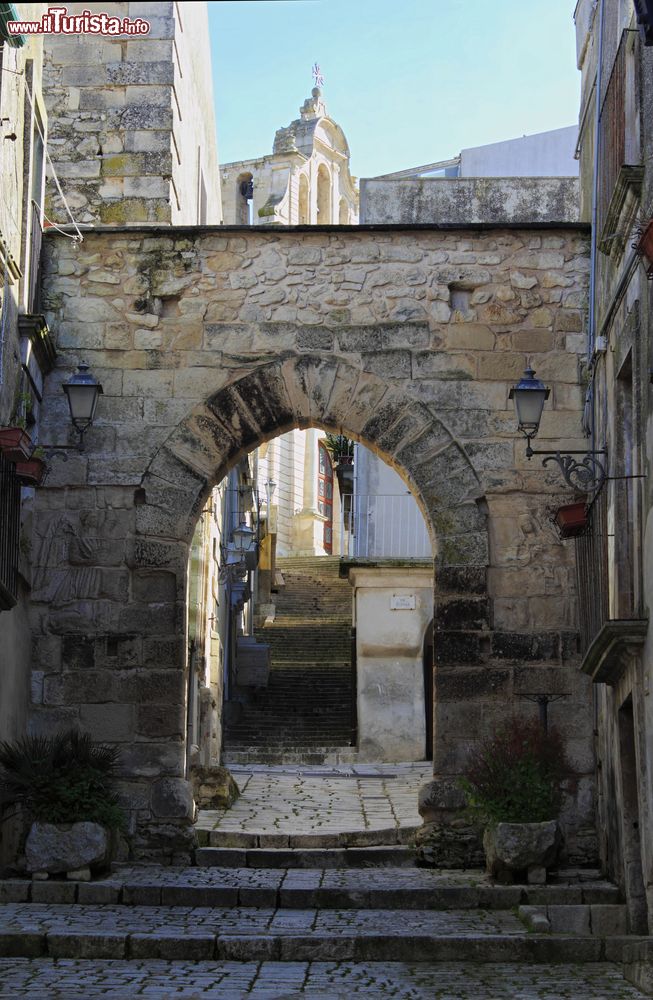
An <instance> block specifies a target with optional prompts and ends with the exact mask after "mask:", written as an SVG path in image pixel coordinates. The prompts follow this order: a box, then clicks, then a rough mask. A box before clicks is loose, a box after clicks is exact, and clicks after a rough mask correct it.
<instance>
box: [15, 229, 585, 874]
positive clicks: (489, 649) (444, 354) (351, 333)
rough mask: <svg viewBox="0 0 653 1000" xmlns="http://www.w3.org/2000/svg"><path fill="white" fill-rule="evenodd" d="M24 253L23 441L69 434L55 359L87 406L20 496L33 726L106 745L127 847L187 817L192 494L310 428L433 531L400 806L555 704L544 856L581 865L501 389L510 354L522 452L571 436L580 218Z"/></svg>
mask: <svg viewBox="0 0 653 1000" xmlns="http://www.w3.org/2000/svg"><path fill="white" fill-rule="evenodd" d="M46 254H47V261H46V277H45V289H44V291H45V301H46V307H47V310H48V317H49V321H50V323H51V326H52V328H53V329H55V330H56V332H57V336H58V343H59V350H60V356H59V367H58V370H57V371H56V372H55V373H54V375H53V376H52V377H51V378H50V380H49V385H48V395H47V407H46V417H45V421H46V426H45V428H44V432H45V433H47V437H48V440H49V441H52V442H54V443H57V442H58V443H65V442H66V441H67V440H69V431H68V422H67V420H66V417H65V400H64V398H63V394H62V393H61V391H60V385H61V382H62V381H63V380H64V379H65V378H66V377H67V376H68V375H69V373H70V371H71V370H72V368H73V366H74V364H75V363H76V362H78V361H79V360H80V359H81V358H84V360H86V361H87V362H88V363H89V364H90V365H91V367H92V368H93V370H94V371H95V372H96V374H97V375H98V377H99V378H100V379H101V381H102V383H103V386H104V393H105V394H104V396H103V397H102V399H101V402H100V406H99V408H98V413H97V418H96V421H95V425H94V427H93V428H92V429H91V430H90V431H89V432H88V434H87V451H86V452H85V453H84V454H83V455H71V456H70V457H69V459H68V461H67V462H65V463H64V462H62V461H61V460H60V459H57V458H55V459H53V468H52V472H51V475H50V478H49V479H48V482H47V485H46V487H45V488H44V489H42V490H40V491H39V493H38V516H37V517H36V518H35V538H34V559H35V574H36V580H35V587H34V590H33V593H32V598H33V627H34V633H35V645H34V650H35V652H34V671H35V674H36V676H37V677H39V679H40V680H41V681H42V688H39V689H38V690H39V691H41V690H42V695H38V694H37V702H38V703H37V704H35V705H34V714H33V726H34V729H35V730H39V731H41V730H44V729H51V728H56V727H57V726H60V725H61V724H62V723H64V722H79V723H80V724H81V725H82V726H83V727H85V728H87V729H89V730H90V731H91V732H93V734H94V735H95V736H96V737H98V738H102V739H110V740H112V741H116V742H118V743H120V744H121V746H122V748H123V758H122V759H123V765H122V766H123V777H124V783H123V792H124V796H125V801H126V803H127V804H128V806H129V807H130V808H131V810H132V813H131V815H132V827H133V829H134V830H136V829H138V830H139V831H140V839H138V840H137V847H139V849H141V850H159V849H163V847H164V846H165V845H167V846H166V849H167V850H169V849H170V844H171V843H175V844H177V845H179V844H180V843H181V844H183V836H182V837H181V839H180V836H179V830H180V829H181V828H183V825H184V824H185V823H188V822H189V821H190V816H191V803H190V794H189V791H188V786H187V785H186V783H185V781H184V739H185V728H184V690H185V687H184V671H185V669H186V641H185V615H186V611H185V596H186V579H185V572H186V564H187V552H188V544H189V541H190V538H191V536H192V532H193V528H194V525H195V522H196V520H197V517H198V515H199V513H200V511H201V509H202V505H203V503H204V501H205V498H206V496H207V495H208V492H209V490H210V488H211V486H212V484H214V483H215V482H217V481H219V480H220V479H221V477H222V476H223V475H224V474H225V473H226V471H227V470H228V469H229V468H230V467H231V466H232V465H233V464H234V462H235V461H237V459H238V458H239V456H241V455H242V454H244V453H246V452H247V451H249V450H251V449H252V448H253V447H255V446H256V445H258V444H260V443H261V442H263V441H265V440H268V439H270V438H272V437H274V436H275V435H277V434H279V433H280V432H282V431H285V430H287V429H289V428H291V427H297V426H299V427H306V426H318V427H324V428H327V429H331V430H340V429H343V430H345V431H346V432H347V433H348V434H350V435H351V436H353V437H354V438H355V439H357V440H360V441H362V442H364V443H365V444H366V445H368V446H369V447H371V448H372V449H373V450H375V451H376V452H377V453H378V454H380V455H381V456H382V457H383V458H384V460H385V461H387V462H389V463H390V464H391V465H393V467H394V468H396V469H397V471H399V472H400V474H401V475H402V476H403V478H404V480H405V481H406V482H407V484H408V485H409V487H410V488H411V489H412V491H413V493H414V495H415V496H416V498H417V500H418V502H419V504H420V506H421V508H422V510H423V512H424V515H425V518H426V521H427V524H428V525H429V530H430V531H431V533H432V536H433V538H434V541H435V546H436V568H435V578H436V590H435V606H436V607H435V622H436V678H435V691H436V695H435V699H436V705H435V753H434V771H435V774H436V776H437V780H435V781H434V783H433V784H432V785H431V786H428V787H427V789H426V791H425V793H424V794H423V796H422V801H421V808H422V811H423V814H424V816H425V819H426V820H427V821H429V822H430V823H431V824H435V826H436V827H437V828H439V827H440V826H442V827H446V823H447V822H448V821H450V820H451V817H452V816H455V815H456V810H457V809H458V808H459V806H460V804H461V803H460V796H459V793H458V792H457V789H456V787H455V785H454V783H453V780H454V777H455V775H456V774H458V773H459V772H460V769H461V767H462V765H463V763H464V760H465V755H466V751H467V749H468V747H469V745H470V741H471V740H472V739H473V738H475V737H477V736H481V735H482V734H483V733H486V732H489V731H491V730H492V728H493V727H494V726H496V724H497V723H498V722H500V721H501V720H505V719H506V717H508V716H509V715H510V714H511V713H512V712H513V711H514V712H519V713H520V714H521V713H524V714H528V713H535V712H536V708H535V706H534V705H532V704H531V703H530V702H529V701H527V700H524V699H522V697H521V696H522V695H523V694H528V693H533V692H541V691H547V692H551V691H555V692H560V693H563V694H564V695H565V698H564V699H563V700H562V701H560V702H559V703H558V704H557V705H556V708H555V712H552V715H553V721H555V722H556V723H557V724H558V725H559V726H560V728H561V729H562V731H563V734H564V736H565V739H566V741H567V743H568V747H569V751H570V756H571V758H572V761H573V766H574V771H575V773H574V775H573V777H572V778H571V779H570V783H569V789H568V790H569V797H568V802H569V805H568V813H567V820H568V828H569V831H570V849H571V853H572V856H577V857H580V856H586V853H585V847H584V842H583V840H582V837H579V836H576V834H577V833H578V831H579V830H581V831H582V830H584V829H585V828H587V827H588V825H589V824H591V822H592V777H591V774H592V766H593V764H592V756H591V721H590V711H589V705H588V699H587V683H588V682H587V680H586V678H584V677H581V676H580V675H579V674H578V673H577V671H576V620H575V609H574V600H573V592H574V586H573V551H572V550H570V549H569V548H566V547H565V546H564V545H563V544H561V543H560V542H558V541H557V539H556V538H555V536H554V535H553V533H552V530H551V529H550V527H549V525H548V519H547V505H549V504H550V503H552V502H553V501H554V500H557V499H558V498H559V496H560V494H561V489H562V488H561V481H560V479H559V477H558V476H557V474H556V473H554V472H551V471H550V470H543V469H542V468H541V467H539V466H538V465H537V464H535V463H528V462H527V461H526V459H525V457H524V445H523V442H522V441H521V440H519V439H518V438H517V437H516V434H515V421H514V414H513V412H512V404H511V403H510V402H509V400H508V391H509V387H510V385H511V383H513V382H514V381H515V379H517V378H518V377H519V376H520V375H521V373H522V371H523V369H524V367H525V365H526V361H527V359H529V360H530V361H531V363H532V364H533V367H534V368H536V369H537V371H538V374H540V375H541V377H542V378H544V379H546V381H547V382H548V383H549V384H550V385H551V387H552V396H551V406H550V409H548V411H547V412H546V414H545V417H544V419H543V422H542V431H541V439H540V440H541V446H542V447H546V446H547V445H549V446H553V445H555V446H556V447H558V446H561V447H566V446H569V447H578V446H579V445H580V444H581V443H582V442H581V441H579V440H578V433H579V414H580V410H581V391H580V388H579V378H580V375H581V372H580V352H581V351H582V349H583V344H582V336H581V335H580V331H581V328H582V325H583V302H584V296H585V288H586V276H587V240H586V232H585V230H583V229H582V228H573V227H572V228H558V229H551V228H544V229H542V230H537V229H529V230H519V229H514V230H510V229H500V228H497V229H488V228H479V229H473V228H471V229H467V230H465V231H456V230H450V231H446V230H445V231H437V230H424V229H420V230H418V231H409V230H408V231H406V230H400V229H395V230H386V231H378V230H375V231H367V230H361V229H360V228H358V229H351V230H348V229H333V230H328V229H325V230H323V231H320V232H313V233H307V232H305V231H304V232H301V231H294V230H293V229H292V228H287V229H283V230H277V231H275V232H270V231H269V230H267V231H265V230H263V231H261V230H255V229H248V230H242V229H241V230H232V231H230V230H226V229H224V228H222V229H220V230H215V229H214V230H201V229H197V230H184V231H180V230H176V231H174V232H166V231H165V230H156V229H149V230H147V229H146V230H143V229H137V230H133V231H129V230H126V231H119V230H115V229H113V230H106V231H101V230H100V231H94V232H92V233H89V234H88V235H86V237H85V241H84V243H83V245H82V246H73V245H71V243H70V241H67V240H66V241H64V240H62V239H54V238H51V239H48V241H47V251H46ZM175 838H176V839H175ZM445 841H446V837H445ZM443 844H444V846H443V847H442V850H443V851H444V852H445V853H444V854H443V855H442V857H443V858H444V857H445V855H446V844H445V842H444V841H443ZM574 852H575V854H574ZM446 856H447V857H448V855H446ZM463 860H464V859H463Z"/></svg>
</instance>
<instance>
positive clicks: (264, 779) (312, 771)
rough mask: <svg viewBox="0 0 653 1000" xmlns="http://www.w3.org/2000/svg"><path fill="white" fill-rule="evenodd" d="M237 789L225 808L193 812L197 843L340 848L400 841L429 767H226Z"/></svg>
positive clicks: (407, 833) (413, 822)
mask: <svg viewBox="0 0 653 1000" xmlns="http://www.w3.org/2000/svg"><path fill="white" fill-rule="evenodd" d="M231 770H232V772H233V774H234V777H235V778H236V781H237V782H238V785H239V787H240V790H241V795H240V798H239V799H237V801H236V802H235V803H234V805H233V806H231V808H230V809H216V810H202V811H200V814H199V817H198V821H197V824H196V829H197V831H198V836H199V838H200V842H201V843H205V844H208V843H210V844H211V845H212V846H224V847H244V848H248V847H302V846H306V847H319V846H325V847H343V846H350V845H351V846H357V845H360V846H371V845H374V844H393V843H406V842H407V841H408V840H409V839H410V838H412V836H413V835H414V833H415V831H416V830H417V828H418V827H419V826H420V824H421V819H420V816H419V813H418V811H417V796H418V792H419V789H420V788H421V786H422V785H423V784H424V783H425V782H426V781H428V780H430V778H431V777H432V767H431V765H430V764H428V763H425V762H424V761H421V762H418V763H415V764H378V765H352V766H349V767H345V766H342V767H339V768H328V767H324V766H319V765H316V766H314V767H307V766H303V767H297V766H287V767H282V766H273V765H271V766H265V765H255V766H252V767H249V768H247V769H245V768H237V767H233V766H232V768H231Z"/></svg>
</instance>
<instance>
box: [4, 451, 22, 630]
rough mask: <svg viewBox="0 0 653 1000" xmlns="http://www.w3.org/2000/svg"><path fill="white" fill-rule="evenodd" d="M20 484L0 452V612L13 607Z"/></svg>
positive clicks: (11, 464)
mask: <svg viewBox="0 0 653 1000" xmlns="http://www.w3.org/2000/svg"><path fill="white" fill-rule="evenodd" d="M19 535H20V483H19V482H18V479H17V478H16V471H15V466H14V465H13V463H12V462H8V461H7V459H6V458H5V457H4V455H2V453H1V452H0V611H1V610H7V609H8V608H13V606H14V604H15V603H16V596H17V592H18V540H19Z"/></svg>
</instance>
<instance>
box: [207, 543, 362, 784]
mask: <svg viewBox="0 0 653 1000" xmlns="http://www.w3.org/2000/svg"><path fill="white" fill-rule="evenodd" d="M277 568H278V569H279V570H280V571H281V573H282V575H283V579H284V584H283V586H281V587H280V588H279V593H278V594H277V595H276V612H275V618H274V622H273V623H272V624H270V625H267V626H264V627H262V628H259V629H257V630H256V638H257V639H258V640H259V642H265V643H268V644H269V646H270V660H271V669H270V679H269V683H268V687H267V691H266V692H265V694H264V695H262V696H260V697H259V699H258V700H257V702H256V703H255V704H248V705H245V706H243V712H242V715H241V717H240V718H239V719H238V721H236V722H234V723H231V724H230V725H228V726H227V728H226V731H225V739H224V749H223V762H224V763H225V764H240V763H267V764H280V763H284V762H288V763H297V764H320V763H340V762H351V761H352V760H354V759H355V756H356V752H355V750H354V749H352V746H351V744H352V737H353V732H352V702H353V698H354V691H353V684H352V676H351V655H350V645H351V621H352V615H351V602H352V591H351V587H350V586H349V583H348V582H347V580H341V579H340V578H339V575H338V570H339V559H338V558H337V557H336V558H332V557H324V558H292V559H290V558H288V559H279V560H278V561H277Z"/></svg>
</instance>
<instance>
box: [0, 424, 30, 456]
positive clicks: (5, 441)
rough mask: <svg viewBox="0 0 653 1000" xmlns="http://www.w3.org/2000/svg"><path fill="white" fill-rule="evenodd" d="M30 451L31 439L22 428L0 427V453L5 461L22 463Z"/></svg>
mask: <svg viewBox="0 0 653 1000" xmlns="http://www.w3.org/2000/svg"><path fill="white" fill-rule="evenodd" d="M32 450H33V449H32V439H31V438H30V436H29V434H28V433H27V431H26V430H24V429H23V428H22V427H0V451H1V452H2V454H3V455H4V457H5V458H6V459H7V461H9V462H23V461H24V460H25V459H26V458H29V457H30V455H31V454H32Z"/></svg>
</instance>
